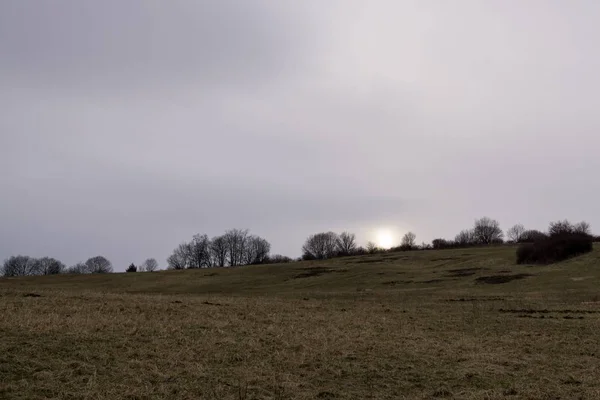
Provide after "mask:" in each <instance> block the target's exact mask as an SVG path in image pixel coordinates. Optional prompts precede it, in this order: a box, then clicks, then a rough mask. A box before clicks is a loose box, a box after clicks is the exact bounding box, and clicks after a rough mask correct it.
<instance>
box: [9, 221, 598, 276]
mask: <svg viewBox="0 0 600 400" xmlns="http://www.w3.org/2000/svg"><path fill="white" fill-rule="evenodd" d="M568 235H571V236H568ZM550 239H552V241H549V240H550ZM570 239H573V241H577V240H579V242H578V243H579V245H577V244H574V242H573V243H571V241H570ZM565 241H567V242H568V243H567V242H565ZM592 241H600V237H598V236H593V235H592V233H591V228H590V224H589V223H587V222H585V221H582V222H579V223H576V224H572V223H570V222H569V221H567V220H563V221H556V222H552V223H550V226H549V228H548V231H547V232H542V231H539V230H536V229H529V230H528V229H525V227H524V226H523V225H522V224H516V225H514V226H512V227H511V228H510V229H508V230H507V231H506V234H505V233H504V231H503V230H502V229H501V228H500V224H499V223H498V221H496V220H494V219H492V218H489V217H483V218H479V219H477V220H475V223H474V225H473V227H472V228H469V229H464V230H461V231H460V232H459V233H458V234H456V236H455V237H454V239H453V240H447V239H443V238H437V239H434V240H433V241H432V242H431V244H429V243H424V242H423V243H422V244H420V245H418V244H417V242H416V235H415V234H414V233H413V232H407V233H406V234H405V235H404V236H403V237H402V240H401V242H400V244H399V245H397V246H395V247H392V248H391V249H382V248H380V247H378V246H377V245H376V244H375V243H373V242H368V243H367V245H366V246H365V247H363V246H359V245H358V243H357V241H356V235H355V234H354V233H350V232H342V233H340V234H337V233H335V232H321V233H315V234H312V235H310V236H309V237H308V238H307V239H306V240H305V242H304V244H303V245H302V256H301V257H300V258H298V259H295V260H294V259H292V258H290V257H286V256H283V255H280V254H275V255H271V254H270V252H271V244H270V243H269V242H268V241H267V240H266V239H264V238H262V237H260V236H257V235H253V234H250V231H249V230H247V229H230V230H228V231H226V232H225V233H224V234H223V235H220V236H215V237H213V238H209V237H208V235H206V234H196V235H194V236H193V237H192V239H191V240H190V241H189V242H183V243H181V244H179V245H178V246H177V247H176V248H175V249H174V250H173V253H172V254H171V255H170V256H169V257H168V258H167V260H166V261H167V269H174V270H181V269H194V268H213V267H237V266H242V265H258V264H268V263H274V264H275V263H277V264H280V263H288V262H291V261H299V260H323V259H328V258H334V257H345V256H355V255H363V254H373V253H379V252H387V251H391V252H393V251H411V250H431V249H435V250H438V249H451V248H462V247H472V246H489V245H499V244H504V243H515V244H524V243H529V244H535V246H533V247H532V246H527V247H522V249H521V250H520V251H521V253H520V254H521V256H519V260H525V261H523V262H527V261H531V260H533V259H536V258H539V259H548V258H549V257H550V256H549V255H548V254H549V253H550V252H551V250H549V249H550V248H551V247H552V246H559V244H557V243H560V246H562V247H561V249H563V248H566V247H569V246H571V245H572V246H571V247H572V248H573V249H575V250H572V251H571V250H565V252H567V253H569V254H570V253H572V252H580V251H581V249H590V250H591V245H590V244H589V243H591V242H592ZM550 243H552V245H550ZM571 247H569V248H571ZM553 251H554V253H557V252H558V253H560V252H561V251H563V250H553ZM554 253H553V254H554ZM558 253H557V254H558ZM561 254H562V253H561ZM158 268H159V265H158V262H157V261H156V260H155V259H154V258H149V259H147V260H145V261H144V262H143V263H141V264H140V265H138V266H136V265H135V264H133V263H132V264H131V265H129V267H128V268H127V269H126V271H127V272H142V271H147V272H152V271H156V270H158ZM111 272H113V266H112V264H111V262H110V261H109V260H108V259H107V258H105V257H103V256H95V257H91V258H89V259H88V260H87V261H86V262H80V263H77V264H75V265H73V266H71V267H66V266H65V264H63V263H62V262H60V261H59V260H57V259H55V258H51V257H42V258H33V257H28V256H22V255H18V256H12V257H10V258H8V259H7V260H5V261H4V264H3V265H2V266H1V267H0V275H1V276H5V277H15V276H29V275H55V274H62V273H67V274H97V273H111Z"/></svg>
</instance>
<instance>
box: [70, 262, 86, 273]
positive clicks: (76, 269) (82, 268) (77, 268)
mask: <svg viewBox="0 0 600 400" xmlns="http://www.w3.org/2000/svg"><path fill="white" fill-rule="evenodd" d="M66 272H67V274H87V273H88V270H87V267H86V265H85V264H84V263H82V262H80V263H77V264H75V265H72V266H70V267H69V268H67V271H66Z"/></svg>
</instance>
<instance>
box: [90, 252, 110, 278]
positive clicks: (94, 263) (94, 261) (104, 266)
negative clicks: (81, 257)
mask: <svg viewBox="0 0 600 400" xmlns="http://www.w3.org/2000/svg"><path fill="white" fill-rule="evenodd" d="M85 266H86V268H87V270H88V272H89V273H91V274H108V273H111V272H113V267H112V264H111V263H110V261H108V260H107V259H106V258H105V257H103V256H96V257H92V258H89V259H88V260H87V261H86V262H85Z"/></svg>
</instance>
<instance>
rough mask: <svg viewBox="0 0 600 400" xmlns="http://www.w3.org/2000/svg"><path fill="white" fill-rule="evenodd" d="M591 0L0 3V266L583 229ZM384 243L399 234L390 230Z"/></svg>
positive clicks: (599, 186) (592, 159)
mask: <svg viewBox="0 0 600 400" xmlns="http://www.w3.org/2000/svg"><path fill="white" fill-rule="evenodd" d="M599 20H600V2H598V1H595V0H589V1H584V0H581V1H562V0H554V1H552V0H530V1H527V2H524V1H521V0H498V1H491V0H490V1H481V0H472V1H466V0H464V1H461V0H457V1H451V2H450V1H446V0H439V1H428V0H415V1H401V0H389V1H383V0H381V1H368V2H367V1H365V0H328V1H321V0H303V1H291V0H287V1H286V0H281V1H274V0H237V1H234V0H213V1H208V0H206V1H203V0H197V1H193V0H189V1H183V0H181V1H178V0H169V1H158V0H103V1H81V0H55V1H49V0H48V1H45V0H39V1H23V0H3V1H1V2H0V169H1V171H2V172H1V174H0V259H4V258H7V257H9V256H11V255H16V254H27V255H31V256H44V255H48V256H53V257H56V258H59V259H61V260H62V261H63V262H65V263H66V264H68V265H71V264H74V263H76V262H78V261H85V260H86V259H87V258H88V257H91V256H95V255H98V254H101V255H104V256H106V257H107V258H109V259H110V260H111V261H112V262H113V264H114V267H115V269H116V270H124V269H125V267H126V266H127V265H128V264H129V263H131V262H134V263H136V264H137V263H140V262H142V261H143V260H144V259H145V258H148V257H155V258H157V259H158V260H159V263H160V264H161V267H165V264H166V263H165V259H166V257H167V256H168V255H169V254H170V253H171V251H172V249H173V248H174V247H175V246H177V245H178V244H179V243H180V242H182V241H184V240H189V239H190V238H191V236H192V235H193V234H194V233H207V234H208V235H209V236H214V235H217V234H220V233H222V232H224V231H225V230H226V229H229V228H233V227H237V228H249V229H250V230H251V231H252V232H253V233H255V234H258V235H261V236H263V237H265V238H267V239H268V240H269V241H270V242H271V243H272V250H273V252H275V253H283V254H286V255H290V256H298V255H299V254H300V248H301V246H302V242H303V240H304V238H305V237H306V236H307V235H309V234H311V233H314V232H319V231H324V230H335V231H342V230H350V231H353V232H355V233H356V234H357V236H358V238H359V239H360V241H361V243H365V242H366V241H367V240H371V239H375V236H376V234H377V232H378V231H379V230H381V229H389V230H392V231H393V232H394V233H395V234H396V235H398V236H400V235H401V234H403V233H404V232H406V231H407V230H413V231H414V232H415V233H416V234H417V240H418V241H419V242H420V241H422V240H425V241H430V240H431V239H433V238H435V237H447V238H453V237H454V235H455V234H456V233H457V232H458V231H459V230H461V229H463V228H467V227H469V226H471V225H472V223H473V221H474V219H475V218H477V217H481V216H484V215H487V216H490V217H493V218H496V219H498V220H499V221H500V223H501V225H502V227H503V228H504V229H506V228H508V227H510V225H512V224H514V223H517V222H521V223H523V224H525V225H526V227H528V228H538V229H545V228H546V227H547V224H548V222H549V221H551V220H556V219H562V218H569V219H572V220H574V221H579V220H582V219H585V220H587V221H588V222H590V223H591V224H592V228H593V229H594V228H596V229H595V232H598V231H599V230H600V199H599V197H600V179H599V178H598V174H599V172H600V112H599V107H600V99H599V97H600V75H599V74H598V71H600V53H599V52H598V38H599V37H600V25H599V24H598V21H599ZM398 241H399V237H398Z"/></svg>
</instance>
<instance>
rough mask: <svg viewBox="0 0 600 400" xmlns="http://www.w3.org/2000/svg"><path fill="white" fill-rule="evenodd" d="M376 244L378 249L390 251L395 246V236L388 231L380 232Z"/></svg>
mask: <svg viewBox="0 0 600 400" xmlns="http://www.w3.org/2000/svg"><path fill="white" fill-rule="evenodd" d="M375 242H376V244H377V246H378V247H381V248H382V249H389V248H390V247H392V246H393V245H394V235H393V234H392V232H390V231H388V230H387V229H382V230H379V231H378V232H377V237H376V239H375Z"/></svg>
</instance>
